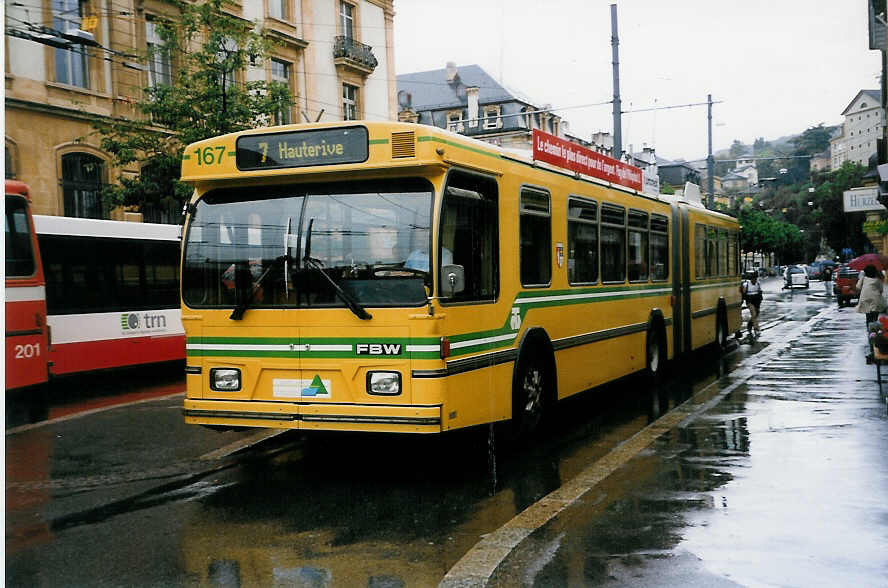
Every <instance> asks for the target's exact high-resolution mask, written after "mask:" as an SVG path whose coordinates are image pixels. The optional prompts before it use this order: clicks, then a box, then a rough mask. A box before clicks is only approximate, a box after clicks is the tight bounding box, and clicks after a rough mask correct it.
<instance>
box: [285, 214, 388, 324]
mask: <svg viewBox="0 0 888 588" xmlns="http://www.w3.org/2000/svg"><path fill="white" fill-rule="evenodd" d="M313 225H314V219H311V220H309V221H308V232H307V233H306V235H305V256H303V258H302V261H304V262H305V263H306V264H308V265H309V266H311V267H312V268H314V269H316V270H318V273H320V274H321V275H322V276H324V279H326V280H327V282H329V283H330V286H332V287H333V291H334V292H336V295H337V296H339V299H340V300H342V301H343V302H345V305H346V306H347V307H348V309H349V310H350V311H352V312H353V313H354V314H355V316H356V317H358V318H359V319H361V320H362V321H366V320H370V319H372V318H373V316H372V315H371V314H370V313H369V312H367V311H366V310H364V307H363V306H361V305H360V304H359V303H358V301H357V300H355V299H354V298H353V297H352V296H350V295H349V294H348V293H347V292H346V291H345V290H343V289H342V288H340V287H339V284H337V283H336V282H335V281H334V280H333V278H331V277H330V276H329V275H328V274H327V272H326V271H324V264H323V263H322V262H321V260H320V259H315V258H314V257H312V256H311V229H312V226H313Z"/></svg>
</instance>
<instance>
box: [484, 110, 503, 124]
mask: <svg viewBox="0 0 888 588" xmlns="http://www.w3.org/2000/svg"><path fill="white" fill-rule="evenodd" d="M502 126H503V119H501V118H500V107H499V106H485V107H484V128H485V129H499V128H501V127H502Z"/></svg>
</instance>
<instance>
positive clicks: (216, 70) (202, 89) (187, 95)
mask: <svg viewBox="0 0 888 588" xmlns="http://www.w3.org/2000/svg"><path fill="white" fill-rule="evenodd" d="M166 2H167V4H169V5H170V6H171V7H172V8H174V9H175V11H176V12H177V13H178V14H177V17H176V18H175V20H163V19H159V20H157V21H156V30H157V32H158V35H159V36H160V38H161V40H162V42H163V43H162V46H161V47H160V48H156V49H155V50H154V51H153V52H148V53H146V54H145V55H144V56H143V58H144V60H145V61H146V62H147V61H148V60H150V59H151V58H152V57H154V54H155V53H157V52H158V51H165V52H168V55H169V58H170V60H171V62H172V63H173V64H174V68H175V71H174V74H173V77H172V83H170V84H169V85H156V86H154V87H148V88H145V89H144V90H143V92H142V97H141V98H140V99H139V100H138V101H137V103H136V105H135V106H136V109H137V110H138V111H139V113H140V114H141V115H142V118H140V119H137V120H125V119H119V118H118V119H109V118H101V119H95V120H94V121H93V128H94V129H95V130H96V131H97V132H98V134H99V135H100V136H101V147H102V149H104V150H105V151H106V152H108V153H110V154H111V155H112V156H113V158H114V163H115V164H116V165H118V166H121V167H125V166H129V165H131V164H140V168H141V172H140V174H139V175H138V176H136V177H122V178H121V182H120V184H119V185H111V186H108V187H107V188H106V193H105V196H106V198H108V199H110V200H111V201H112V202H113V203H115V204H124V205H133V204H135V205H142V206H148V207H152V206H159V207H161V208H169V207H172V206H178V205H181V203H182V202H184V201H185V200H186V199H187V198H188V196H189V195H190V193H191V189H190V188H189V187H188V186H186V185H184V184H182V183H181V182H179V180H178V178H179V174H180V169H181V162H182V155H183V150H184V148H185V146H187V145H188V144H189V143H192V142H194V141H200V140H203V139H207V138H210V137H214V136H217V135H222V134H225V133H230V132H234V131H240V130H244V129H248V128H253V127H255V126H260V125H263V124H267V123H268V122H269V121H270V120H273V118H274V115H275V113H276V112H280V111H281V110H282V109H285V108H289V107H290V105H291V104H292V98H291V97H290V92H289V88H287V87H286V86H285V85H284V84H280V83H276V82H271V83H267V82H265V81H249V82H244V81H243V79H242V78H243V76H244V72H245V70H246V68H247V66H248V65H261V63H262V62H263V60H264V59H266V58H267V56H268V52H269V50H270V48H271V45H270V42H269V40H268V38H267V37H266V36H265V35H263V34H262V32H261V31H255V30H253V29H252V28H251V25H250V24H249V23H246V22H245V21H243V20H242V19H239V18H237V17H234V16H232V15H230V14H228V13H226V12H225V11H224V10H223V9H222V6H223V2H224V0H205V1H203V2H200V3H192V2H189V1H184V0H166Z"/></svg>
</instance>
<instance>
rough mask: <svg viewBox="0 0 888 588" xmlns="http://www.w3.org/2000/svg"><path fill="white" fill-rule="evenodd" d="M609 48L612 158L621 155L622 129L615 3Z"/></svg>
mask: <svg viewBox="0 0 888 588" xmlns="http://www.w3.org/2000/svg"><path fill="white" fill-rule="evenodd" d="M611 48H612V50H613V62H612V63H613V70H614V153H613V156H614V159H622V158H623V157H622V156H623V129H622V127H621V122H620V116H621V114H622V112H621V111H622V105H621V103H620V37H619V36H618V34H617V5H616V4H611Z"/></svg>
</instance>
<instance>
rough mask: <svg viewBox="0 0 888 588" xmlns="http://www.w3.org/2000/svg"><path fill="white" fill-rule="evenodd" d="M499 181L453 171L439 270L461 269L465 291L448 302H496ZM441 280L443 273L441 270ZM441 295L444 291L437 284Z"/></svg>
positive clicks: (444, 208) (446, 194)
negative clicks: (441, 268)
mask: <svg viewBox="0 0 888 588" xmlns="http://www.w3.org/2000/svg"><path fill="white" fill-rule="evenodd" d="M497 194H498V191H497V185H496V180H494V179H492V178H490V177H487V176H481V175H476V174H470V173H466V172H462V171H452V172H451V173H450V175H449V176H448V178H447V186H446V188H445V189H444V202H443V205H442V207H441V221H440V223H441V224H440V231H439V238H438V253H437V259H438V266H437V267H438V268H440V267H441V266H442V265H451V264H453V265H459V266H462V267H463V270H464V272H465V288H464V289H463V290H462V291H461V292H457V293H455V294H454V295H453V296H449V297H447V298H445V300H444V301H445V302H475V301H493V300H495V299H496V297H497V294H498V292H499V213H498V199H497ZM438 273H439V276H440V269H439V272H438ZM438 294H439V296H443V290H442V288H441V285H440V280H439V284H438Z"/></svg>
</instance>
